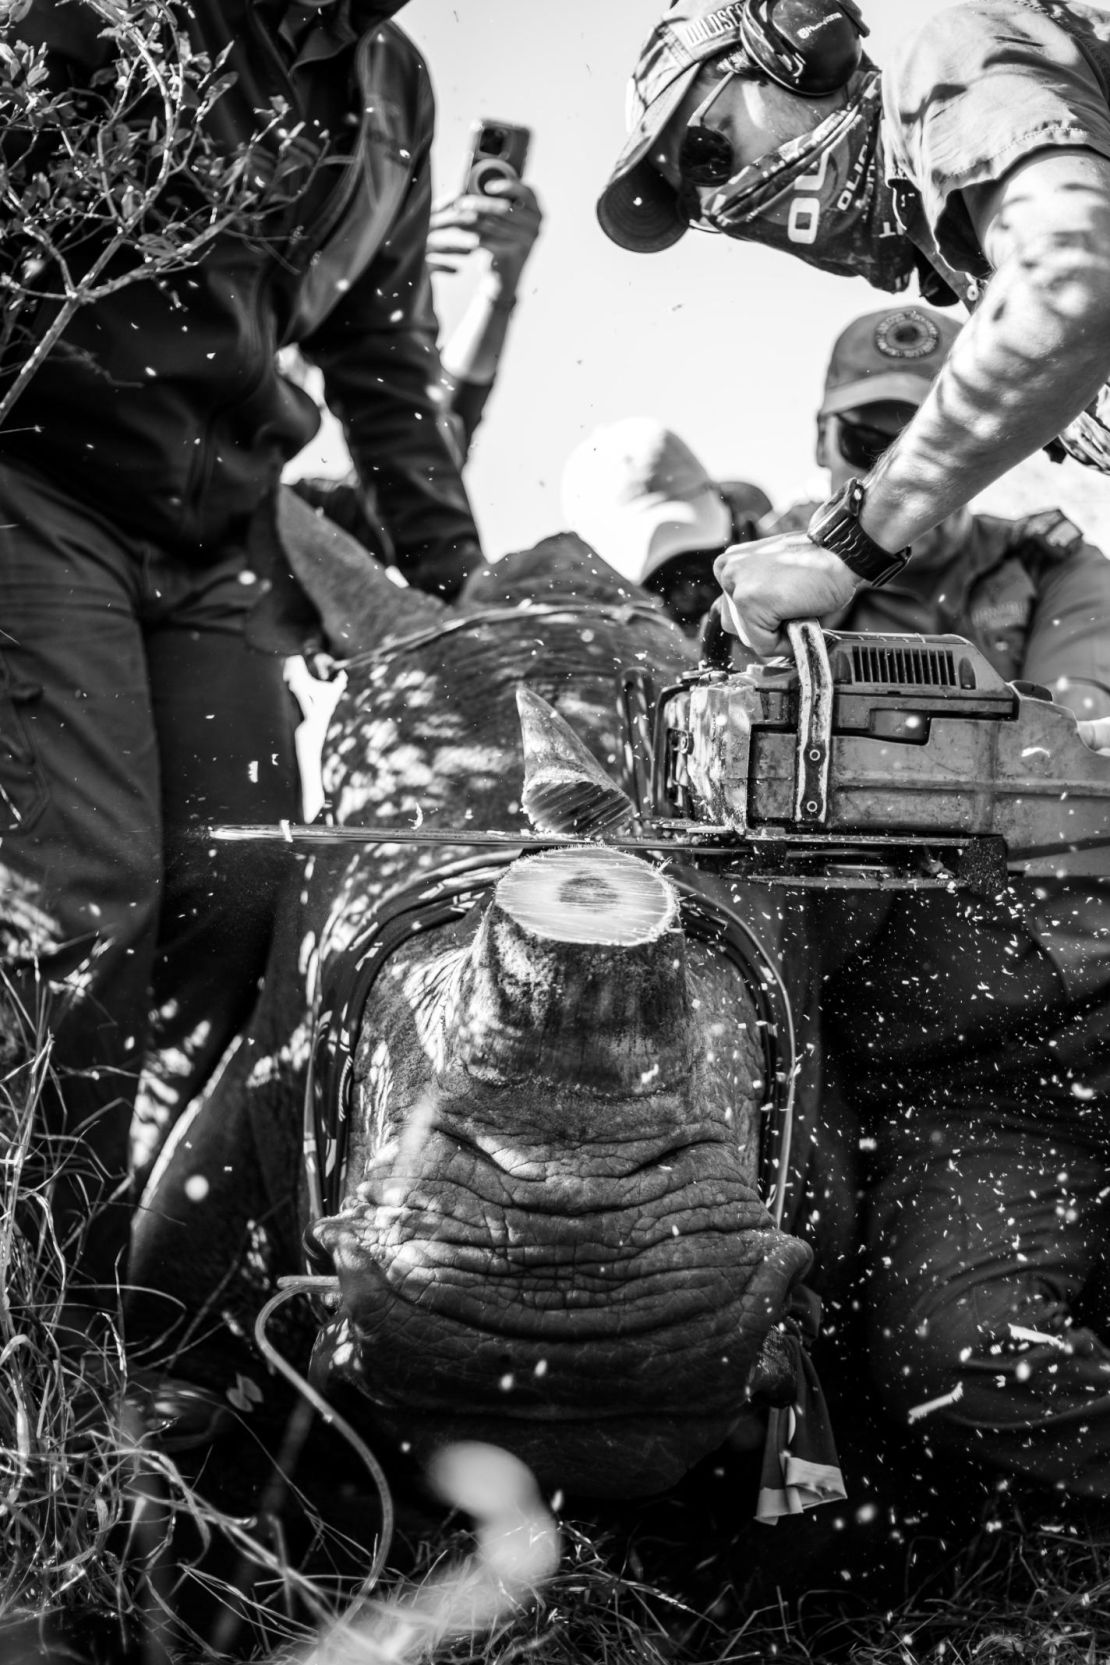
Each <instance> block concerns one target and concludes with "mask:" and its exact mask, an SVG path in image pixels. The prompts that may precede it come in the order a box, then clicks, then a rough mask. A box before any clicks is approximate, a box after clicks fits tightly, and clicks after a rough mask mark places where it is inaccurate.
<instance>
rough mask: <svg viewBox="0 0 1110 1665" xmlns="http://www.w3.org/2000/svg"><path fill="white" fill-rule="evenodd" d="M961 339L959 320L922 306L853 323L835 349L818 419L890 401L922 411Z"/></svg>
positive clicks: (839, 337) (868, 316)
mask: <svg viewBox="0 0 1110 1665" xmlns="http://www.w3.org/2000/svg"><path fill="white" fill-rule="evenodd" d="M959 333H960V325H959V322H958V321H957V320H956V319H955V318H946V317H945V316H944V315H943V313H940V312H931V311H929V310H928V309H927V308H925V307H920V306H899V307H894V308H891V309H888V310H887V311H885V312H869V313H867V314H866V315H865V316H864V317H862V318H856V319H854V320H853V322H852V323H850V324H849V325H848V327H847V329H845V330H842V331H841V333H840V335H839V336H837V339H836V342H835V344H834V346H833V350H832V355H831V357H830V359H829V368H828V371H827V373H826V376H825V396H824V398H823V400H822V401H821V408H820V410H819V411H818V413H817V414H818V416H834V415H836V414H838V413H839V412H840V411H846V410H858V409H860V408H861V407H862V406H864V405H877V404H881V403H885V402H886V401H887V400H890V401H893V402H896V403H898V404H904V405H920V404H921V403H922V401H923V400H924V398H925V395H926V394H927V393H928V391H929V389H930V387H931V386H932V385H933V381H934V380H935V378H936V374H937V371H938V370H939V369H940V367H941V365H942V364H943V363H944V361H945V359H946V358H947V357H948V354H949V352H950V350H951V347H952V343H953V342H954V341H955V339H956V337H957V335H959Z"/></svg>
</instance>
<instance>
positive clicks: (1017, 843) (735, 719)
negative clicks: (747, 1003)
mask: <svg viewBox="0 0 1110 1665" xmlns="http://www.w3.org/2000/svg"><path fill="white" fill-rule="evenodd" d="M790 634H791V640H792V645H793V647H794V661H795V662H794V663H793V664H791V663H790V662H789V661H787V660H785V659H783V660H779V661H773V662H771V663H769V664H766V665H762V666H758V667H754V668H752V669H750V670H746V671H743V672H739V673H729V672H727V671H723V670H715V669H708V670H706V669H702V670H700V671H698V672H696V673H691V674H690V675H689V676H687V677H685V678H683V680H682V681H681V682H680V683H678V684H676V685H674V686H672V687H670V688H667V689H664V690H663V691H662V693H661V694H660V695H659V697H658V700H657V701H656V702H655V710H654V724H653V733H652V741H651V747H650V751H651V790H650V799H651V802H650V806H649V813H648V816H647V817H645V819H653V820H654V822H655V824H656V825H657V826H660V827H661V826H662V825H664V824H665V822H666V819H667V818H668V817H670V818H673V819H675V820H678V821H681V822H682V823H684V824H685V826H686V827H687V828H689V829H691V830H692V829H693V828H695V827H696V828H701V829H702V830H703V832H705V833H707V834H708V833H710V831H712V833H713V834H715V835H717V837H716V839H715V840H714V842H715V843H716V844H717V846H718V847H717V850H716V854H717V856H718V858H719V856H720V855H721V854H723V853H724V851H725V850H726V849H727V848H729V847H731V849H732V851H733V855H734V858H735V860H734V862H732V863H730V864H729V865H733V866H736V867H738V868H739V869H741V870H743V871H745V872H746V873H748V874H750V875H751V876H753V877H761V878H773V877H774V874H775V872H776V871H778V872H779V873H781V875H782V877H783V878H784V879H785V880H787V881H792V882H798V881H799V880H800V881H802V882H805V881H806V879H807V878H808V880H809V882H811V883H821V884H826V885H827V884H829V883H833V884H836V883H844V884H852V885H856V884H863V885H867V884H868V883H869V882H874V883H883V882H899V881H900V882H903V883H914V882H916V883H921V882H930V881H932V882H937V883H946V882H952V881H955V882H963V883H968V884H971V885H973V886H974V887H975V888H977V889H987V890H989V889H991V888H998V887H1000V886H1001V885H1002V884H1005V882H1006V878H1007V875H1008V874H1015V873H1018V874H1024V875H1027V876H1029V877H1033V878H1036V877H1043V878H1053V879H1058V878H1064V879H1077V878H1083V877H1108V878H1110V757H1106V756H1103V755H1101V754H1100V753H1098V752H1095V751H1092V750H1091V749H1090V747H1088V746H1086V745H1085V744H1084V743H1083V741H1082V740H1081V739H1080V738H1079V734H1078V731H1077V727H1076V719H1075V717H1074V715H1073V714H1072V712H1071V711H1069V710H1068V709H1067V708H1066V707H1065V706H1062V705H1058V704H1056V703H1055V702H1054V701H1053V700H1052V698H1051V696H1050V695H1049V693H1048V691H1047V690H1045V689H1036V688H1034V687H1032V686H1031V685H1029V684H1023V683H1018V684H1013V683H1009V682H1005V681H1003V680H1002V678H1001V677H1000V676H999V675H998V674H997V672H996V671H995V670H994V669H993V667H992V666H991V665H990V663H989V661H988V660H987V659H986V658H985V657H984V656H983V654H982V653H980V652H979V651H978V649H976V648H975V647H973V646H972V645H971V644H970V643H969V642H967V641H965V640H964V639H963V638H962V637H960V636H916V635H876V634H868V635H862V634H851V633H848V632H836V631H829V632H825V631H822V630H821V629H820V627H819V626H817V625H816V624H814V623H811V622H806V623H803V624H799V625H792V626H791V627H790ZM645 807H648V806H645ZM676 830H677V829H676Z"/></svg>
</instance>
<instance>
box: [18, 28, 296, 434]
mask: <svg viewBox="0 0 1110 1665" xmlns="http://www.w3.org/2000/svg"><path fill="white" fill-rule="evenodd" d="M31 4H32V0H0V116H2V124H3V125H2V129H0V131H2V132H3V140H2V143H0V385H3V392H2V394H0V427H2V426H3V424H4V422H5V421H6V419H7V418H8V416H9V415H10V413H11V410H12V408H13V406H14V405H15V403H16V401H17V400H18V398H19V396H20V394H21V393H22V392H23V391H24V389H25V388H26V386H27V384H28V383H29V381H30V380H31V378H32V377H33V376H34V375H35V373H36V371H37V370H38V369H39V367H40V366H41V364H42V362H43V360H44V359H45V358H46V356H47V355H48V354H49V353H50V352H51V351H52V350H53V349H54V348H55V346H56V345H57V343H58V341H59V339H60V338H61V337H62V335H63V334H64V332H65V330H66V327H67V325H68V324H69V322H70V320H71V319H72V317H73V315H74V313H75V312H76V311H77V309H78V308H79V307H83V306H88V305H90V304H91V303H93V302H95V301H99V300H102V299H103V298H104V297H106V296H108V295H111V294H112V293H114V292H115V291H116V290H119V289H123V288H125V287H127V286H128V285H129V284H133V283H138V282H147V281H154V282H158V281H160V280H164V279H165V278H167V277H169V276H170V275H171V274H173V273H177V272H182V271H185V270H187V269H188V268H189V267H190V266H193V265H195V263H196V262H197V261H198V259H199V258H200V257H201V256H202V255H203V254H204V252H205V250H206V249H207V248H208V246H209V245H210V244H211V243H213V242H214V241H215V240H216V239H217V238H220V237H222V236H224V235H226V234H229V233H230V234H236V235H240V236H244V237H248V238H261V237H263V236H265V235H266V230H267V226H268V225H269V224H271V223H274V222H273V221H272V220H271V216H276V215H278V214H279V213H280V210H281V208H282V206H283V205H285V204H287V203H288V202H289V201H291V200H292V197H293V194H294V183H295V184H296V188H297V189H298V190H299V189H302V188H303V186H304V183H305V170H306V168H310V167H311V165H312V163H311V153H310V151H309V149H308V147H307V146H306V145H305V144H304V141H303V134H302V130H301V128H300V127H299V126H296V125H290V122H289V110H288V107H287V106H286V105H285V103H284V102H283V101H282V100H281V99H275V100H274V101H273V102H272V104H271V106H270V107H269V108H268V109H265V110H261V111H255V112H254V113H253V121H254V129H253V131H252V133H251V136H250V138H249V141H248V142H245V143H242V144H238V145H236V146H234V147H232V148H231V149H230V150H229V149H228V148H227V146H226V143H221V141H220V140H219V138H218V137H217V134H216V131H215V128H214V126H213V123H212V121H211V117H212V114H213V111H214V110H215V107H216V105H217V104H218V103H219V101H220V100H221V99H223V98H225V97H227V95H228V93H229V90H230V89H231V87H232V86H233V84H234V82H235V76H234V73H233V72H232V71H231V70H230V69H229V67H228V63H227V58H228V53H229V52H230V50H231V48H230V47H228V48H227V49H225V50H224V51H223V52H222V53H220V54H219V55H218V56H217V57H215V58H213V57H212V56H210V55H209V54H208V53H205V52H202V51H199V50H197V49H196V47H195V46H194V44H193V42H192V41H191V40H190V36H189V32H188V12H187V9H186V8H184V7H182V6H175V5H171V4H170V3H169V0H131V3H130V4H129V3H128V0H70V6H69V7H66V8H65V9H66V10H69V9H70V7H71V8H72V11H73V13H74V14H75V23H79V24H81V25H82V26H83V27H82V28H81V30H80V33H82V34H85V35H86V36H87V37H88V38H89V39H91V40H92V41H93V44H94V46H95V48H96V54H97V56H98V58H102V60H103V61H102V62H101V63H100V65H99V67H94V68H93V69H92V71H91V73H90V74H89V75H88V76H87V77H84V78H83V80H82V84H80V85H78V86H70V85H61V86H59V85H58V81H59V76H58V73H57V64H58V58H57V56H56V55H54V54H52V53H51V52H50V51H49V50H48V49H47V48H46V47H44V46H43V45H42V44H39V43H37V42H34V41H29V40H28V39H25V38H23V37H22V34H21V32H20V30H19V25H20V24H22V23H23V21H24V19H25V18H26V17H27V16H28V13H29V12H30V10H31ZM78 13H85V14H86V16H85V17H83V18H78V17H77V16H76V14H78ZM90 13H91V14H93V15H94V19H95V21H93V19H90V17H89V16H88V15H87V14H90ZM97 25H99V27H98V26H97Z"/></svg>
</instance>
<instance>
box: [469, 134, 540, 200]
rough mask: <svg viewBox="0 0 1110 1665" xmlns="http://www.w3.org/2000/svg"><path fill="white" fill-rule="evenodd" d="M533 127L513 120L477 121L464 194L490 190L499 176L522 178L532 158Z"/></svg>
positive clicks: (471, 143)
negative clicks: (530, 143) (530, 147)
mask: <svg viewBox="0 0 1110 1665" xmlns="http://www.w3.org/2000/svg"><path fill="white" fill-rule="evenodd" d="M531 137H532V131H531V128H528V127H518V126H517V125H516V123H515V122H511V121H487V120H482V121H476V122H475V123H474V125H473V126H472V127H471V129H470V147H469V149H468V150H467V153H466V172H465V174H464V175H463V195H464V196H467V195H473V194H474V193H475V192H478V193H485V194H486V195H488V194H489V186H490V184H491V183H492V182H493V180H495V179H520V178H521V177H522V176H523V173H524V164H525V162H526V160H527V158H528V144H529V141H530V140H531Z"/></svg>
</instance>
